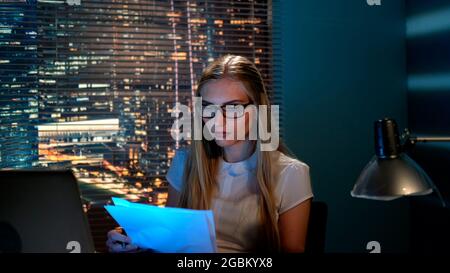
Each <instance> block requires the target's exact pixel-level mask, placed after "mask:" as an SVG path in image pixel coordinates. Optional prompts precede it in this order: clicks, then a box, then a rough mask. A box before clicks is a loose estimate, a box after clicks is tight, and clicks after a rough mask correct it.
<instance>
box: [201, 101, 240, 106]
mask: <svg viewBox="0 0 450 273" xmlns="http://www.w3.org/2000/svg"><path fill="white" fill-rule="evenodd" d="M203 102H204V103H205V104H215V103H212V102H209V101H207V100H203ZM236 102H240V103H242V102H244V101H243V100H230V101H226V102H224V103H222V105H224V104H230V103H236Z"/></svg>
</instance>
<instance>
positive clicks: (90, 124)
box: [0, 0, 273, 205]
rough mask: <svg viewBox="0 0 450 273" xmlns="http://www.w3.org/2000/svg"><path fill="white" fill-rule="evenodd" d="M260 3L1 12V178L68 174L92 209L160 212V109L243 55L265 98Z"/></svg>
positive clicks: (268, 60)
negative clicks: (130, 204)
mask: <svg viewBox="0 0 450 273" xmlns="http://www.w3.org/2000/svg"><path fill="white" fill-rule="evenodd" d="M270 5H271V1H256V0H255V1H222V2H221V1H176V0H171V1H150V0H134V1H112V0H108V1H106V0H101V1H89V0H88V1H84V0H70V1H59V0H55V1H52V0H48V1H0V12H1V15H2V19H0V20H1V21H0V43H1V44H0V69H1V70H2V75H1V82H0V84H1V86H0V115H1V119H2V121H1V122H0V127H1V128H2V132H1V140H0V153H1V154H0V168H32V167H47V168H72V169H73V170H74V172H75V175H76V176H77V177H78V180H79V181H80V185H81V188H82V194H83V197H84V198H85V200H86V201H88V202H90V203H92V204H96V203H98V204H103V203H105V202H107V200H108V198H109V197H110V196H121V197H125V198H128V199H130V200H135V201H143V202H149V203H154V204H157V205H164V204H165V200H166V198H167V188H166V185H167V183H166V181H165V174H166V172H167V169H168V167H169V164H170V160H171V158H172V157H173V156H174V152H175V149H177V148H178V147H180V146H183V145H186V143H178V142H177V141H174V140H173V139H172V138H171V134H170V128H171V126H172V122H173V118H172V117H171V109H172V107H173V106H174V105H175V103H176V102H180V103H183V104H186V105H190V104H191V100H192V97H193V95H194V90H195V88H196V82H197V80H198V77H199V76H200V75H201V72H202V70H203V69H204V68H205V67H206V65H207V64H208V62H210V61H212V60H213V59H215V58H217V57H219V56H221V55H224V54H237V55H243V56H245V57H247V58H249V59H251V60H252V61H254V62H255V64H256V65H257V66H258V68H259V69H260V70H261V73H262V75H263V77H264V79H265V81H266V84H267V88H268V90H269V92H270V93H272V90H273V82H272V81H273V80H272V77H271V71H272V69H273V67H272V52H271V42H272V41H271V33H270V31H271V27H272V25H271V6H270Z"/></svg>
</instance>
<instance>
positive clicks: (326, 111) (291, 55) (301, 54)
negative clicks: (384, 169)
mask: <svg viewBox="0 0 450 273" xmlns="http://www.w3.org/2000/svg"><path fill="white" fill-rule="evenodd" d="M281 2H282V3H281V16H280V18H281V23H282V25H281V30H282V34H281V38H282V51H281V53H282V57H283V66H282V71H281V73H282V75H281V76H282V87H283V90H282V92H283V104H284V128H285V130H284V134H285V139H286V141H287V144H288V146H289V147H290V148H291V149H292V150H293V151H294V152H295V153H296V155H297V156H298V157H299V158H300V159H302V160H303V161H305V162H306V163H308V164H309V165H310V167H311V176H312V183H313V190H314V193H315V199H316V200H321V201H325V202H326V203H327V204H328V206H329V218H328V221H329V222H328V232H327V242H326V251H327V252H367V250H366V244H367V243H368V242H369V241H373V240H375V241H378V242H380V244H381V248H382V251H383V252H402V251H406V249H407V248H408V243H409V241H408V236H409V228H408V227H409V226H408V221H409V218H408V217H409V210H408V204H407V202H406V200H405V199H400V200H396V201H391V202H378V201H369V200H363V199H355V198H352V197H351V196H350V191H351V189H352V187H353V184H354V182H355V180H356V179H357V177H358V174H359V172H360V171H361V170H362V168H363V167H364V166H365V164H366V163H367V162H368V161H369V159H370V158H371V156H372V155H373V153H374V152H373V122H374V121H375V120H376V119H379V118H382V117H385V116H390V117H394V118H395V119H396V120H397V121H398V123H399V125H400V127H404V126H406V112H407V108H406V72H405V58H404V57H405V35H404V32H405V21H404V18H405V17H404V1H403V0H390V1H382V5H381V6H369V5H367V3H366V1H364V0H346V1H335V0H283V1H281Z"/></svg>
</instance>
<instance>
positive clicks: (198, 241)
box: [105, 198, 216, 253]
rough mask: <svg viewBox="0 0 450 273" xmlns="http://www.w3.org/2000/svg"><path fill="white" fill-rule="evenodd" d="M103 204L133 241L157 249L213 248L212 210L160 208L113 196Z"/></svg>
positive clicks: (190, 250) (204, 250) (203, 250)
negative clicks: (107, 202) (111, 202)
mask: <svg viewBox="0 0 450 273" xmlns="http://www.w3.org/2000/svg"><path fill="white" fill-rule="evenodd" d="M112 199H113V202H114V205H108V206H105V208H106V210H107V211H108V212H109V213H110V214H111V216H112V217H113V218H114V219H115V220H116V221H117V222H118V223H119V225H120V226H122V227H123V229H125V231H126V233H127V235H128V236H129V237H130V238H131V240H132V242H133V244H135V245H137V246H139V247H141V248H144V249H152V250H155V251H158V252H167V253H180V252H181V253H210V252H216V232H215V226H214V216H213V212H212V211H211V210H191V209H182V208H168V207H166V208H162V207H157V206H153V205H147V204H138V203H132V202H128V201H126V200H124V199H120V198H112Z"/></svg>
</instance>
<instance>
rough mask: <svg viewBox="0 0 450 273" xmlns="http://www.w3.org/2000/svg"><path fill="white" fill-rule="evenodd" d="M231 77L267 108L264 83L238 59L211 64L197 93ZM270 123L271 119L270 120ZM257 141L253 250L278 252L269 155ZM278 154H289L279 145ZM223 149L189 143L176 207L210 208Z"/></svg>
mask: <svg viewBox="0 0 450 273" xmlns="http://www.w3.org/2000/svg"><path fill="white" fill-rule="evenodd" d="M223 78H230V79H233V80H237V81H239V82H241V83H243V84H244V86H245V88H246V90H247V95H248V96H249V98H250V99H251V100H252V102H253V103H254V104H255V105H256V106H257V107H258V105H268V106H269V105H270V101H269V96H268V94H267V91H266V88H265V85H264V81H263V79H262V76H261V74H260V73H259V71H258V69H257V68H256V66H255V65H254V64H253V63H252V62H251V61H250V60H248V59H246V58H244V57H241V56H234V55H226V56H223V57H221V58H219V59H217V60H215V61H214V62H212V63H211V64H210V65H209V66H208V67H207V68H206V69H205V70H204V72H203V74H202V76H201V78H200V80H199V82H198V87H197V90H196V96H200V91H201V90H202V88H203V86H204V85H205V84H206V83H208V82H209V81H212V80H218V79H223ZM269 120H270V119H269ZM269 126H270V124H269ZM260 145H261V143H260V140H257V141H256V151H255V152H256V153H258V154H257V158H258V159H257V167H256V177H257V181H258V190H259V200H258V202H259V209H258V215H259V219H260V223H261V224H260V228H259V230H258V231H257V232H259V236H258V238H260V240H259V241H258V242H255V246H256V249H254V250H253V251H280V236H279V231H278V223H277V211H276V210H277V209H276V202H275V198H274V189H273V187H272V181H273V177H272V168H271V167H272V164H271V162H272V161H271V157H270V153H271V152H266V151H261V149H260ZM278 150H279V151H281V152H283V153H285V154H288V155H291V153H290V152H289V150H288V149H287V148H286V147H285V146H284V145H283V144H282V142H280V145H279V148H278ZM222 153H223V151H222V148H221V147H219V146H218V145H217V144H216V143H215V142H214V141H208V140H205V139H204V138H203V140H192V143H191V145H190V152H189V156H188V160H187V161H186V166H185V172H184V181H185V182H186V183H183V189H182V191H181V195H180V199H179V204H178V206H179V207H184V208H191V209H210V207H211V201H212V199H213V197H214V195H215V194H216V193H217V190H218V185H217V180H216V174H217V170H218V163H219V159H220V157H221V156H222Z"/></svg>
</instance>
